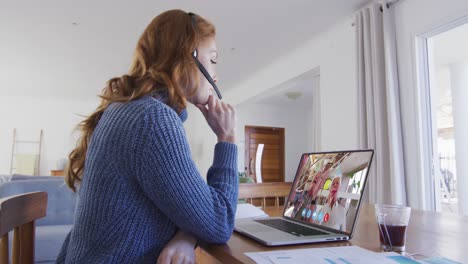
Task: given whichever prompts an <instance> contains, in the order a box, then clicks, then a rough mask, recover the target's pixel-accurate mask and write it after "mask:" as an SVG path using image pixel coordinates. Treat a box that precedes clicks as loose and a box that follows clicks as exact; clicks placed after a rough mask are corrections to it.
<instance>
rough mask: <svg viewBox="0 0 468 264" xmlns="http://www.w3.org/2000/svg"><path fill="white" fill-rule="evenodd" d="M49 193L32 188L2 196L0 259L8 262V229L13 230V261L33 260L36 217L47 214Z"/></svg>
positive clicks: (0, 206)
mask: <svg viewBox="0 0 468 264" xmlns="http://www.w3.org/2000/svg"><path fill="white" fill-rule="evenodd" d="M46 209H47V193H46V192H31V193H24V194H19V195H13V196H8V197H5V198H2V199H0V237H1V241H0V263H9V262H8V261H9V256H8V232H10V231H12V230H14V233H13V245H12V262H11V263H13V264H17V263H21V264H23V263H33V262H34V239H35V220H37V219H39V218H42V217H44V216H46Z"/></svg>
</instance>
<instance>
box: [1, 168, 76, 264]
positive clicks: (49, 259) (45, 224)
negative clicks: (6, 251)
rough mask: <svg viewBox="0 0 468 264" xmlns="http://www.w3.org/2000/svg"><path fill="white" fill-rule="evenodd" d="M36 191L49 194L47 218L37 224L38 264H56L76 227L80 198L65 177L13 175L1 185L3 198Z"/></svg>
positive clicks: (36, 256)
mask: <svg viewBox="0 0 468 264" xmlns="http://www.w3.org/2000/svg"><path fill="white" fill-rule="evenodd" d="M35 191H45V192H47V193H48V202H47V212H46V217H44V218H42V219H39V220H37V221H36V238H35V239H36V242H35V262H36V263H54V262H55V259H56V258H57V255H58V253H59V251H60V248H61V247H62V244H63V241H64V240H65V237H66V236H67V234H68V233H69V232H70V229H71V227H72V224H73V217H74V213H75V206H76V195H75V194H74V193H73V192H72V191H71V190H70V189H69V188H68V187H67V186H66V185H65V183H64V178H63V177H52V176H16V175H13V177H12V178H11V180H10V181H8V182H6V183H3V184H1V185H0V198H3V197H6V196H10V195H15V194H20V193H27V192H35ZM12 236H13V235H12V234H10V240H11V239H12ZM10 245H11V242H10Z"/></svg>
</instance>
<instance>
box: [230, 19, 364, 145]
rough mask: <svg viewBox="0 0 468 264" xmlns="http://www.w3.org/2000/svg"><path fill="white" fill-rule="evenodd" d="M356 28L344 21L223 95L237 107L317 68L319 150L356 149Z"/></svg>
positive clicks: (349, 21)
mask: <svg viewBox="0 0 468 264" xmlns="http://www.w3.org/2000/svg"><path fill="white" fill-rule="evenodd" d="M355 66H356V64H355V28H354V27H352V26H351V19H350V18H349V19H344V20H342V21H339V22H338V23H337V24H335V25H333V26H331V27H330V29H329V30H327V31H326V32H324V33H323V34H320V35H318V36H315V37H313V38H312V39H310V40H309V41H307V42H305V43H304V44H303V45H302V46H301V47H299V48H298V49H296V50H292V51H291V52H290V54H289V55H288V56H286V57H282V58H280V59H278V60H277V61H275V62H274V63H272V64H271V65H269V66H268V67H266V68H264V69H261V70H260V71H258V72H256V73H254V74H252V77H251V78H250V79H248V80H246V81H244V82H242V83H240V84H239V85H238V86H237V87H235V88H233V89H232V90H230V91H228V92H227V93H226V100H228V101H230V102H233V103H234V104H240V103H242V102H244V101H245V100H247V99H248V98H250V97H252V96H257V95H259V94H261V93H262V92H264V91H266V90H268V89H270V88H271V87H276V86H278V85H279V84H281V83H283V82H284V81H286V80H289V79H292V78H294V77H296V76H298V75H300V74H302V73H304V72H307V71H310V70H311V69H313V68H316V67H320V97H321V101H320V102H321V105H320V112H321V117H322V120H321V123H322V129H321V137H322V144H321V149H322V150H338V149H352V148H355V147H357V121H356V120H357V118H356V115H357V96H356V94H357V92H356V67H355Z"/></svg>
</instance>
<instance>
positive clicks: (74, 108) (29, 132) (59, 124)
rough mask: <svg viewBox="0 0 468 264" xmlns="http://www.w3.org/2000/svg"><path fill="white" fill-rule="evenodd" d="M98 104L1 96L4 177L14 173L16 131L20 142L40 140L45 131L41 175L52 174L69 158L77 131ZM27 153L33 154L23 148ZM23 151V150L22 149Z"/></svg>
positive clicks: (0, 143)
mask: <svg viewBox="0 0 468 264" xmlns="http://www.w3.org/2000/svg"><path fill="white" fill-rule="evenodd" d="M98 103H99V101H98V99H97V98H96V99H95V100H94V101H93V100H89V101H68V100H64V99H52V98H47V99H44V98H38V97H8V96H2V97H0V120H1V123H0V124H1V126H0V174H9V173H10V161H11V149H12V143H13V128H16V131H17V135H18V140H38V139H39V133H40V132H39V131H40V129H43V133H44V134H43V145H42V151H41V164H40V175H50V170H53V169H56V163H57V161H58V160H59V159H62V158H66V157H67V156H68V153H69V152H70V151H71V150H72V149H73V147H74V146H75V142H76V138H77V134H76V133H75V134H74V136H72V132H73V129H74V128H75V127H76V125H77V124H78V123H79V122H80V121H81V120H82V118H81V117H80V116H78V115H88V114H90V113H91V112H92V111H93V110H94V109H95V108H96V106H97V105H98ZM20 148H23V150H24V151H29V150H28V149H25V148H27V147H26V146H23V147H21V146H20ZM20 150H21V149H20Z"/></svg>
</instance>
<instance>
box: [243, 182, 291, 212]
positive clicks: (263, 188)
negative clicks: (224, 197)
mask: <svg viewBox="0 0 468 264" xmlns="http://www.w3.org/2000/svg"><path fill="white" fill-rule="evenodd" d="M291 186H292V183H291V182H265V183H240V184H239V199H250V203H252V199H253V198H262V207H265V206H266V200H267V198H275V206H276V207H278V206H279V198H280V197H287V196H288V195H289V191H290V190H291Z"/></svg>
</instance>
